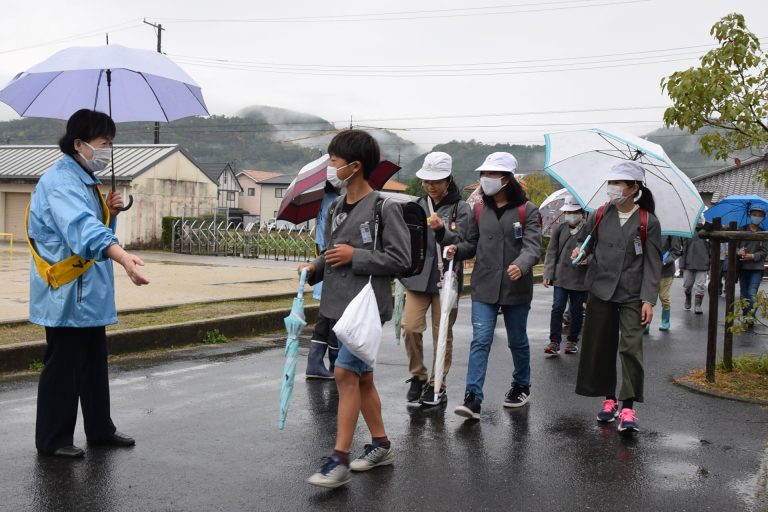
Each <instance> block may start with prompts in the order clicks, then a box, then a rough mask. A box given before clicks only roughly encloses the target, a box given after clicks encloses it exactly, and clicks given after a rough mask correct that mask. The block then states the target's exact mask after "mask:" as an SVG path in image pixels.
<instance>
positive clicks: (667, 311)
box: [645, 236, 683, 334]
mask: <svg viewBox="0 0 768 512" xmlns="http://www.w3.org/2000/svg"><path fill="white" fill-rule="evenodd" d="M682 253H683V244H682V240H681V239H680V238H679V237H676V236H664V237H662V238H661V283H660V286H659V300H661V325H659V330H660V331H668V330H669V328H670V320H671V318H672V297H671V293H670V292H671V290H672V282H673V281H674V280H675V262H676V261H677V260H678V259H679V258H680V256H681V255H682ZM650 326H651V324H650V323H649V324H647V325H646V328H645V332H646V334H648V330H649V328H650Z"/></svg>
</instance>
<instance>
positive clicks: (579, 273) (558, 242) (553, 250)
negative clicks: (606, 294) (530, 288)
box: [544, 222, 587, 292]
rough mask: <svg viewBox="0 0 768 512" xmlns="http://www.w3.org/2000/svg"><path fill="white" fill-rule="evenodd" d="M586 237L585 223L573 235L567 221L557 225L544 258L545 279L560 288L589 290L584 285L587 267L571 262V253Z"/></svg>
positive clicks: (580, 290)
mask: <svg viewBox="0 0 768 512" xmlns="http://www.w3.org/2000/svg"><path fill="white" fill-rule="evenodd" d="M584 238H586V232H585V231H584V226H583V225H582V226H581V227H580V228H579V230H578V231H577V232H576V234H573V235H572V234H571V227H570V226H569V225H568V223H567V222H563V223H562V224H560V225H559V226H558V227H557V229H556V230H555V232H554V233H552V237H551V238H550V239H549V246H548V247H547V256H546V258H544V279H546V280H549V281H552V284H554V285H555V286H557V287H558V288H565V289H566V290H573V291H577V292H583V291H586V290H587V287H586V286H585V285H584V278H585V277H586V275H587V267H586V266H584V265H573V264H572V263H571V253H572V252H573V250H574V249H575V248H576V247H577V246H580V245H581V244H582V242H584Z"/></svg>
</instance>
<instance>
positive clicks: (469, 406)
mask: <svg viewBox="0 0 768 512" xmlns="http://www.w3.org/2000/svg"><path fill="white" fill-rule="evenodd" d="M481 403H482V401H480V400H478V399H477V398H476V397H475V394H474V393H467V394H466V395H465V396H464V403H463V404H462V405H459V406H458V407H456V408H455V409H454V410H453V412H455V413H456V414H458V415H459V416H464V417H465V418H470V419H473V420H479V419H480V404H481Z"/></svg>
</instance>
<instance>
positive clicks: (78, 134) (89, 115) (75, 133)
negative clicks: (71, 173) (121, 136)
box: [59, 108, 117, 156]
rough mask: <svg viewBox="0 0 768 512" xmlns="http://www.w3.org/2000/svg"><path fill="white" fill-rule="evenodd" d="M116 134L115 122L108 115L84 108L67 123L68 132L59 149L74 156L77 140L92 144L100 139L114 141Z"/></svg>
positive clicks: (60, 140) (61, 140) (60, 141)
mask: <svg viewBox="0 0 768 512" xmlns="http://www.w3.org/2000/svg"><path fill="white" fill-rule="evenodd" d="M116 132H117V128H116V127H115V122H114V121H113V120H112V118H111V117H109V116H108V115H107V114H105V113H103V112H97V111H95V110H88V109H87V108H82V109H80V110H78V111H77V112H75V113H74V114H72V117H70V118H69V121H67V131H66V133H65V134H64V136H63V137H62V138H61V139H59V149H60V150H61V152H62V153H64V154H66V155H71V156H74V155H76V154H77V151H76V150H75V140H77V139H80V140H82V141H84V142H90V141H92V140H93V139H98V138H99V137H104V138H107V139H114V138H115V133H116Z"/></svg>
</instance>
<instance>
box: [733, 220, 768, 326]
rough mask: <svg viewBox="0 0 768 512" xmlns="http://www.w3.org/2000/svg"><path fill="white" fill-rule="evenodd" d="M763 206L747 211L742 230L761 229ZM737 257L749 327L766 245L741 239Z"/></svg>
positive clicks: (763, 267) (755, 230)
mask: <svg viewBox="0 0 768 512" xmlns="http://www.w3.org/2000/svg"><path fill="white" fill-rule="evenodd" d="M765 213H766V212H765V207H764V206H763V205H754V206H752V210H751V211H750V212H749V224H748V225H747V226H745V227H744V231H751V232H752V233H756V232H758V231H761V229H760V224H762V223H763V222H764V221H765ZM737 254H738V258H739V294H740V295H741V299H742V300H744V299H746V300H747V301H748V305H747V307H746V308H744V314H745V315H749V316H751V317H752V318H749V319H748V321H747V325H748V326H749V327H751V326H752V325H753V324H754V308H755V301H756V298H757V290H758V289H759V288H760V281H762V279H763V272H764V270H765V259H766V256H768V246H767V245H766V244H765V243H764V242H762V241H759V240H757V241H755V240H749V241H746V240H745V241H742V242H739V243H738V252H737Z"/></svg>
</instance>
